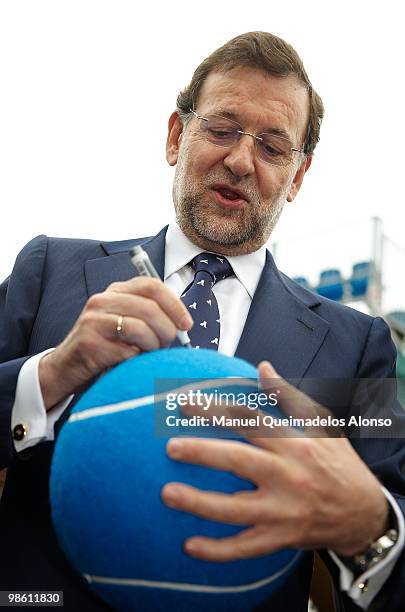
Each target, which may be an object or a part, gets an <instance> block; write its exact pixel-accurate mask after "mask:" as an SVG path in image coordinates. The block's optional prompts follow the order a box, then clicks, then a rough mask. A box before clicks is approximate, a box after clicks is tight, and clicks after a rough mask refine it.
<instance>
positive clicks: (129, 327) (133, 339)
mask: <svg viewBox="0 0 405 612" xmlns="http://www.w3.org/2000/svg"><path fill="white" fill-rule="evenodd" d="M104 317H105V318H106V319H107V320H108V322H106V325H108V332H107V333H108V337H109V338H110V339H114V340H116V341H118V342H120V343H121V344H130V345H136V346H137V347H138V348H140V349H141V351H154V350H157V349H159V348H161V346H162V343H161V339H160V338H159V337H158V336H157V335H156V333H155V331H154V330H153V329H152V328H151V327H150V326H149V325H148V324H147V323H145V321H142V320H141V319H134V318H133V317H125V318H124V319H123V321H122V329H121V331H120V332H118V331H117V315H110V314H105V315H104Z"/></svg>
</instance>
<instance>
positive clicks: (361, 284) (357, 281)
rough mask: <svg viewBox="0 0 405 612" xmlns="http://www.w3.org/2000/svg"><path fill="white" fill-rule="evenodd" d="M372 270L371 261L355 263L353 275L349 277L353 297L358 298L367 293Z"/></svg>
mask: <svg viewBox="0 0 405 612" xmlns="http://www.w3.org/2000/svg"><path fill="white" fill-rule="evenodd" d="M370 272H371V266H370V262H369V261H362V262H360V263H357V264H354V266H353V269H352V276H351V278H350V279H349V283H350V285H351V291H352V297H354V298H357V297H362V296H363V295H366V293H367V289H368V283H369V280H370Z"/></svg>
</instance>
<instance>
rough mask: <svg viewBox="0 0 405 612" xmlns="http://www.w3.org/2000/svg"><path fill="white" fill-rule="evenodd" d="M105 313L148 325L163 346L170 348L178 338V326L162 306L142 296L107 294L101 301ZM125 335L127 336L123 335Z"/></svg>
mask: <svg viewBox="0 0 405 612" xmlns="http://www.w3.org/2000/svg"><path fill="white" fill-rule="evenodd" d="M99 301H100V306H99V308H100V309H101V310H102V311H103V312H107V313H111V314H114V315H115V316H118V314H119V315H121V316H123V317H132V318H134V319H140V320H142V321H144V322H145V323H147V324H148V326H149V327H150V328H151V329H152V330H153V332H154V333H155V335H156V336H157V337H158V338H159V340H160V345H161V346H168V345H169V344H170V343H171V342H173V340H174V338H175V336H176V326H175V324H174V323H173V321H172V320H171V319H170V318H169V317H168V315H167V314H166V313H165V312H164V310H162V308H161V307H160V305H159V304H158V303H157V302H155V301H154V300H152V299H150V298H145V297H143V296H141V295H130V294H128V293H119V292H116V291H110V292H109V293H107V292H105V295H103V299H102V300H101V299H100V300H99ZM123 335H125V334H123Z"/></svg>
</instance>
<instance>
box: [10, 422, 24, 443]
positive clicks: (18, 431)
mask: <svg viewBox="0 0 405 612" xmlns="http://www.w3.org/2000/svg"><path fill="white" fill-rule="evenodd" d="M27 433H28V425H25V423H18V425H16V426H15V427H14V429H13V438H14V440H16V441H17V442H19V441H20V440H22V439H23V438H25V436H26V435H27Z"/></svg>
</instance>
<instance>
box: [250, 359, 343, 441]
mask: <svg viewBox="0 0 405 612" xmlns="http://www.w3.org/2000/svg"><path fill="white" fill-rule="evenodd" d="M258 371H259V385H260V386H261V388H262V389H264V390H265V391H266V392H267V393H271V392H276V393H277V396H278V399H279V402H278V406H279V407H280V409H281V410H282V411H283V412H284V413H285V414H286V415H287V416H290V417H293V418H294V419H309V420H310V422H311V423H314V425H313V426H312V425H309V426H305V427H304V429H303V431H304V432H305V434H306V435H307V436H310V437H340V436H341V435H342V434H341V431H340V428H339V427H336V426H334V425H329V424H328V423H329V421H328V417H330V418H333V416H334V415H333V414H332V412H331V411H330V410H328V409H327V408H325V407H324V406H322V405H321V404H319V403H318V402H316V401H315V400H313V399H312V398H311V397H310V396H308V395H306V394H305V393H303V392H302V391H300V390H299V389H297V388H296V387H294V385H291V384H290V383H288V382H287V381H286V380H284V379H283V378H282V377H281V376H280V375H279V374H278V373H277V372H276V370H275V369H274V368H273V366H272V365H271V364H270V363H269V362H268V361H262V362H261V363H260V364H259V366H258ZM317 418H319V423H320V425H319V426H318V425H316V423H317V420H316V419H317Z"/></svg>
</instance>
